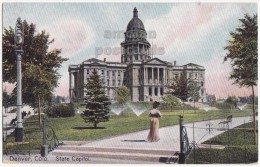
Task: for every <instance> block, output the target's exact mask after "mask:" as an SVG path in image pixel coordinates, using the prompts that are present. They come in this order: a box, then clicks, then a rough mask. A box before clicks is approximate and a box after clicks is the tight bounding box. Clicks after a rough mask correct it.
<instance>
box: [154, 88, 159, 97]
mask: <svg viewBox="0 0 260 167" xmlns="http://www.w3.org/2000/svg"><path fill="white" fill-rule="evenodd" d="M154 95H155V96H158V88H154Z"/></svg>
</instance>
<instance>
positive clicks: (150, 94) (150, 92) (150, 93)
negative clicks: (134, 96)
mask: <svg viewBox="0 0 260 167" xmlns="http://www.w3.org/2000/svg"><path fill="white" fill-rule="evenodd" d="M149 96H152V88H149Z"/></svg>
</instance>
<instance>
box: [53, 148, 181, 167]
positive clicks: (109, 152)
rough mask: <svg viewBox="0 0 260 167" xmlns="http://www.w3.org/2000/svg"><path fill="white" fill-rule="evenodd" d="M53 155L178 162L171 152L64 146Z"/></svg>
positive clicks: (175, 154) (175, 153)
mask: <svg viewBox="0 0 260 167" xmlns="http://www.w3.org/2000/svg"><path fill="white" fill-rule="evenodd" d="M51 154H52V155H54V156H75V157H88V158H89V159H91V157H92V158H108V159H120V160H134V161H148V162H162V163H177V162H178V155H177V152H176V151H169V150H152V149H145V150H142V149H133V148H112V147H82V146H81V147H77V146H62V147H59V148H58V149H56V150H54V151H52V152H51Z"/></svg>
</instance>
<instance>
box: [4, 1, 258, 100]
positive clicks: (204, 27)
mask: <svg viewBox="0 0 260 167" xmlns="http://www.w3.org/2000/svg"><path fill="white" fill-rule="evenodd" d="M134 7H136V8H137V10H138V16H139V18H140V19H141V20H142V21H143V23H144V26H145V29H146V32H147V33H148V41H149V42H150V43H151V44H152V45H153V46H154V48H157V49H158V48H163V53H157V52H155V51H154V52H153V57H157V58H159V59H161V60H164V61H169V62H173V61H177V65H185V64H188V63H195V64H198V65H201V66H204V67H205V69H206V72H205V80H206V81H205V84H206V85H205V86H206V92H207V94H214V95H216V97H217V98H225V97H227V96H231V95H235V96H247V95H250V94H251V90H250V89H249V88H239V87H238V86H236V85H232V83H233V81H232V80H229V79H228V78H229V73H230V71H231V66H230V63H229V62H225V63H224V62H223V60H224V56H225V55H226V53H227V51H225V50H224V47H225V46H226V45H228V40H229V39H230V32H231V31H235V29H236V28H237V27H239V26H240V25H241V24H240V21H239V19H241V18H243V17H244V14H246V13H248V14H249V15H251V16H252V15H253V14H257V11H258V8H257V3H3V15H2V17H3V22H2V24H3V27H5V28H8V27H9V26H11V27H13V28H14V26H15V22H16V19H17V18H18V17H21V19H22V20H26V21H27V22H28V23H34V24H36V29H37V32H41V31H42V30H46V32H48V33H49V34H50V37H51V38H54V39H55V42H54V43H53V44H52V45H51V46H50V48H49V50H51V49H53V48H59V49H60V48H61V49H62V53H61V56H62V57H66V58H69V60H68V61H66V62H65V63H63V65H62V67H61V69H60V70H59V73H60V74H61V78H60V80H59V87H57V88H56V89H55V92H54V93H55V95H60V96H68V95H69V73H68V66H69V65H70V64H80V63H81V62H83V61H84V60H87V59H89V58H92V57H95V58H98V59H101V60H103V59H104V58H106V59H107V61H120V57H121V55H120V52H117V51H118V48H120V43H121V42H122V41H124V37H123V36H116V37H113V36H112V37H110V38H109V37H108V36H107V34H108V33H111V34H115V33H117V32H125V31H126V27H127V24H128V22H129V21H130V20H131V19H132V17H133V9H134ZM154 50H156V49H154ZM3 86H4V89H6V90H7V91H9V92H10V91H11V90H12V89H13V87H14V85H10V84H7V83H4V85H3ZM256 92H257V91H256Z"/></svg>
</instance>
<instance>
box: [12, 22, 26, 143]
mask: <svg viewBox="0 0 260 167" xmlns="http://www.w3.org/2000/svg"><path fill="white" fill-rule="evenodd" d="M23 35H24V34H23V24H22V20H21V18H18V19H17V21H16V25H15V36H14V41H15V54H16V57H17V109H16V114H17V125H16V128H15V142H22V141H23V122H22V113H21V108H22V69H21V68H22V67H21V59H22V54H23V47H22V46H23V42H24V36H23Z"/></svg>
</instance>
